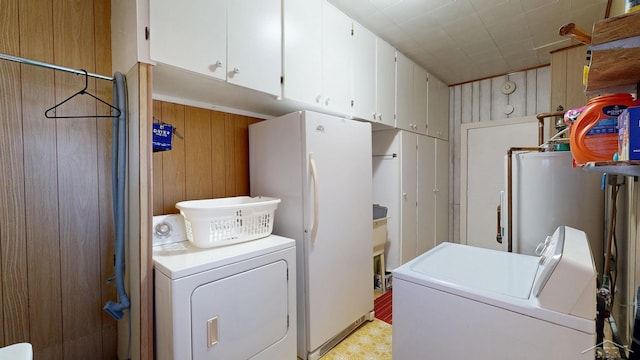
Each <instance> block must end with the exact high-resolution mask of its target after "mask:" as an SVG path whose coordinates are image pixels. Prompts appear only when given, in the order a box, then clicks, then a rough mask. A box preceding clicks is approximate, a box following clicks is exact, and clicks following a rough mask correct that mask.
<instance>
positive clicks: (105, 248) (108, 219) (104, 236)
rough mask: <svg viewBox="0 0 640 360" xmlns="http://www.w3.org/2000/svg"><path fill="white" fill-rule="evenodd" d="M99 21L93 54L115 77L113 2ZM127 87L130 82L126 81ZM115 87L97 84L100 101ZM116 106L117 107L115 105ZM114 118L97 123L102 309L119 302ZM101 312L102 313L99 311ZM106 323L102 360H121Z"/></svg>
mask: <svg viewBox="0 0 640 360" xmlns="http://www.w3.org/2000/svg"><path fill="white" fill-rule="evenodd" d="M93 8H94V14H96V16H95V21H94V26H93V28H94V33H95V42H96V46H95V47H94V49H93V51H94V53H95V59H96V70H95V71H96V73H98V74H104V75H107V76H111V75H112V66H111V46H110V45H111V1H110V0H94V2H93ZM125 84H126V80H125ZM113 88H114V83H113V82H111V81H105V80H96V92H97V96H98V97H99V98H100V99H103V100H105V101H106V102H108V103H110V104H113ZM96 106H97V107H96V112H97V113H98V114H99V115H110V113H111V111H110V109H109V108H108V107H107V106H105V105H104V104H100V103H98V102H96ZM114 106H117V104H115V105H114ZM113 120H114V119H112V118H100V119H98V120H97V133H96V136H97V142H98V143H97V147H98V197H99V199H100V200H99V206H100V218H99V220H100V260H101V267H100V268H101V271H100V280H101V281H100V285H101V301H100V303H101V304H102V305H104V304H106V303H107V302H108V301H116V300H117V291H116V290H117V289H116V283H115V281H112V282H107V279H108V278H109V277H111V276H113V275H114V274H115V269H114V264H113V259H114V257H115V229H114V219H113V201H112V200H111V199H112V187H111V184H112V181H111V175H112V174H111V159H112V146H111V142H112V126H113ZM98 311H100V310H98ZM100 314H101V315H102V316H101V322H102V336H101V339H102V342H101V345H102V358H103V359H105V360H106V359H115V358H117V349H118V326H117V325H118V323H117V321H116V320H115V319H114V318H112V317H111V316H110V315H109V314H108V313H107V312H106V311H100Z"/></svg>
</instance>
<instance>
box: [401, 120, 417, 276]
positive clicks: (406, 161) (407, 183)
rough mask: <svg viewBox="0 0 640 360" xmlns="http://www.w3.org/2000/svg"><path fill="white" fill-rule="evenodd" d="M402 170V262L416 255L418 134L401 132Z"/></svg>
mask: <svg viewBox="0 0 640 360" xmlns="http://www.w3.org/2000/svg"><path fill="white" fill-rule="evenodd" d="M401 134H402V135H401V136H402V137H401V151H400V157H401V160H400V162H401V172H400V184H401V189H400V192H401V193H400V204H401V210H400V211H401V214H400V217H401V219H402V220H401V222H402V224H401V226H400V239H401V240H400V242H401V246H400V251H401V262H402V263H403V264H404V263H405V262H407V261H409V260H411V259H413V258H414V257H416V248H417V245H416V242H417V237H416V231H417V225H416V222H417V220H418V219H417V210H416V207H417V201H418V199H417V191H416V190H417V185H418V184H417V178H418V174H417V169H416V164H417V163H418V155H417V154H418V153H417V151H416V149H417V146H418V137H417V135H416V134H414V133H411V132H407V131H402V132H401Z"/></svg>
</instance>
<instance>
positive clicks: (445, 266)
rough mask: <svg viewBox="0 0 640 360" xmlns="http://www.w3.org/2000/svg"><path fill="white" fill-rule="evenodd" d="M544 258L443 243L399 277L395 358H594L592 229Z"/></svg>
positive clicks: (568, 231)
mask: <svg viewBox="0 0 640 360" xmlns="http://www.w3.org/2000/svg"><path fill="white" fill-rule="evenodd" d="M540 253H541V256H530V255H522V254H516V253H508V252H502V251H497V250H490V249H485V248H479V247H473V246H467V245H460V244H453V243H442V244H440V245H438V246H437V247H435V248H433V249H432V250H430V251H428V252H426V253H424V254H423V255H421V256H419V257H417V258H415V259H414V260H412V261H410V262H408V263H406V264H404V265H402V266H400V267H399V268H397V269H396V270H395V271H394V272H393V278H394V279H393V339H392V347H393V358H394V359H395V360H405V359H498V360H500V359H504V360H506V359H590V360H592V359H593V358H594V354H595V353H594V347H595V345H596V344H595V341H596V334H595V317H596V282H595V280H596V271H595V266H594V262H593V257H592V255H591V251H590V249H589V243H588V241H587V237H586V235H585V233H584V232H582V231H580V230H576V229H573V228H570V227H566V226H561V227H559V228H558V229H557V230H556V231H555V232H554V234H553V235H552V236H550V237H547V239H546V241H545V242H544V243H543V244H541V246H540Z"/></svg>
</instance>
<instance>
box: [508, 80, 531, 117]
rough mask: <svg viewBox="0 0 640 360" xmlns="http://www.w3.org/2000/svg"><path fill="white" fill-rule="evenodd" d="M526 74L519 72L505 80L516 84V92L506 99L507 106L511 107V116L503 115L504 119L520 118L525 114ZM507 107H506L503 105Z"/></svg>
mask: <svg viewBox="0 0 640 360" xmlns="http://www.w3.org/2000/svg"><path fill="white" fill-rule="evenodd" d="M526 76H527V73H526V72H523V71H520V72H516V73H513V74H509V76H507V78H508V79H509V81H513V82H514V83H515V84H516V90H515V91H514V92H513V93H511V94H509V95H508V96H506V97H507V103H508V105H511V106H513V112H512V113H511V114H504V117H506V118H512V117H521V116H524V115H525V114H526V112H527V77H526ZM505 106H507V105H505Z"/></svg>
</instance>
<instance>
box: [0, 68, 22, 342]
mask: <svg viewBox="0 0 640 360" xmlns="http://www.w3.org/2000/svg"><path fill="white" fill-rule="evenodd" d="M19 75H20V66H19V65H18V64H7V63H3V64H0V89H1V90H2V94H3V95H2V96H1V97H0V105H1V106H0V111H1V118H2V119H3V121H2V126H3V129H2V136H1V139H0V161H1V162H2V166H0V179H2V181H1V182H0V183H1V185H0V204H2V207H1V210H0V224H2V225H1V228H0V279H1V280H2V292H1V295H2V296H1V297H2V300H0V303H1V304H2V309H0V311H2V324H1V325H2V327H3V330H4V331H3V332H2V335H3V338H2V339H0V340H2V341H0V342H1V343H3V344H4V345H9V344H12V343H14V342H19V341H25V340H28V339H29V313H28V311H29V309H28V294H27V276H26V274H27V249H26V241H27V239H26V236H25V221H26V220H25V213H24V205H25V204H24V203H25V198H24V187H23V184H24V163H23V158H24V156H23V138H22V116H21V114H20V112H21V111H20V108H21V102H20V93H21V90H20V82H19Z"/></svg>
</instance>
